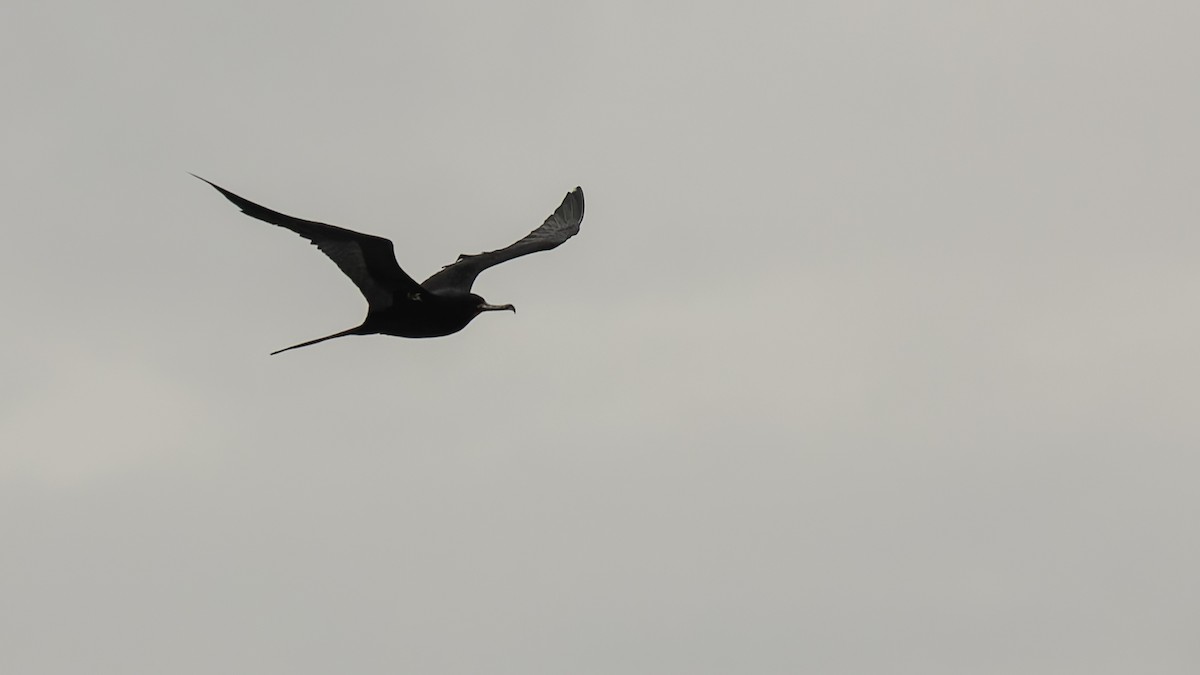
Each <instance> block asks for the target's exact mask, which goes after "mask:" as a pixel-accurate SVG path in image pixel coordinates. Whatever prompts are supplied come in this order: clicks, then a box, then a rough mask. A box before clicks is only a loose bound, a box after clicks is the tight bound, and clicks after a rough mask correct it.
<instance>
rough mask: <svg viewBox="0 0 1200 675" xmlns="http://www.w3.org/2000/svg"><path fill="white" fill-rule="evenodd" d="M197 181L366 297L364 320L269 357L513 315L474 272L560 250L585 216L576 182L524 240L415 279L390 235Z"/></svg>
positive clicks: (447, 330)
mask: <svg viewBox="0 0 1200 675" xmlns="http://www.w3.org/2000/svg"><path fill="white" fill-rule="evenodd" d="M192 175H193V176H195V175H196V174H192ZM196 178H200V176H196ZM200 180H202V181H204V182H205V183H208V184H209V185H211V186H213V187H214V188H216V189H217V191H219V192H220V193H221V194H223V195H225V198H226V199H228V200H229V201H231V202H233V203H234V204H236V205H237V206H238V208H240V209H241V210H242V213H245V214H246V215H248V216H251V217H253V218H257V219H259V220H262V221H265V222H268V223H271V224H273V225H279V226H280V227H285V228H287V229H289V230H291V231H292V232H295V233H296V234H298V235H300V236H301V237H304V238H305V239H307V240H309V241H310V242H312V243H313V244H315V245H316V247H317V248H319V249H321V252H322V253H324V254H325V255H327V256H329V258H330V259H331V260H333V262H334V263H335V264H337V266H338V267H339V268H341V270H342V272H344V273H345V274H346V276H348V277H350V281H353V282H354V285H355V286H358V290H360V291H362V294H363V296H364V297H366V299H367V318H366V319H364V320H363V322H362V324H360V325H358V326H355V327H354V328H350V329H349V330H344V331H341V332H340V333H334V334H333V335H326V336H325V337H321V338H317V339H315V340H309V341H308V342H301V343H300V344H298V345H292V346H291V347H286V348H284V349H280V350H279V351H275V352H271V354H272V355H275V354H279V353H280V352H286V351H288V350H290V349H298V348H300V347H307V346H309V345H315V344H317V343H318V342H324V341H325V340H332V339H333V338H338V337H342V336H345V335H374V334H383V335H395V336H399V337H409V338H424V337H440V336H442V335H450V334H451V333H457V332H458V331H460V330H462V329H463V328H465V327H466V325H467V324H468V323H471V320H472V319H474V318H475V317H477V316H479V315H480V314H481V313H483V312H494V311H498V310H510V311H513V312H515V311H517V310H516V308H515V307H513V306H512V305H491V304H488V303H487V302H486V301H484V299H483V298H481V297H479V296H478V295H476V294H474V293H472V292H471V286H472V284H474V283H475V277H477V276H479V273H480V272H482V271H484V270H486V269H487V268H489V267H492V266H493V265H499V264H500V263H502V262H504V261H506V260H512V259H513V258H517V257H520V256H523V255H528V254H530V253H535V252H537V251H547V250H549V249H552V248H555V247H557V246H558V245H560V244H562V243H563V242H564V241H566V240H568V239H570V238H571V237H573V236H574V235H575V234H576V233H578V232H579V223H580V222H582V221H583V189H582V188H578V187H576V188H575V189H574V190H571V191H570V192H568V193H567V196H566V197H564V198H563V201H562V204H561V205H559V207H558V208H557V209H555V211H554V213H552V214H550V217H549V218H546V221H545V222H544V223H542V225H541V226H540V227H538V228H537V229H535V230H534V231H532V232H530V233H529V234H527V235H525V236H524V237H523V238H521V239H519V240H517V241H516V242H514V243H513V244H511V245H509V246H506V247H504V248H501V249H497V250H495V251H487V252H484V253H477V254H473V255H460V256H458V260H457V261H455V262H453V263H451V264H449V265H446V266H445V267H443V268H442V269H441V271H439V272H437V273H435V274H434V275H433V276H431V277H429V278H428V279H426V280H425V281H422V282H421V283H419V284H418V283H417V282H416V281H414V280H413V278H412V277H410V276H408V274H407V273H405V271H404V270H402V269H400V265H399V264H398V263H397V262H396V255H395V252H394V250H393V248H392V242H391V240H389V239H384V238H383V237H376V236H374V235H370V234H363V233H361V232H355V231H353V230H347V229H344V228H341V227H335V226H333V225H326V224H325V223H318V222H314V221H311V220H301V219H300V218H294V217H292V216H288V215H284V214H282V213H279V212H278V211H272V210H271V209H268V208H266V207H265V206H260V205H258V204H255V203H254V202H252V201H250V200H249V199H246V198H245V197H240V196H238V195H236V194H234V193H232V192H230V191H229V190H226V189H225V188H223V187H221V186H220V185H217V184H216V183H213V182H212V181H210V180H208V179H206V178H200Z"/></svg>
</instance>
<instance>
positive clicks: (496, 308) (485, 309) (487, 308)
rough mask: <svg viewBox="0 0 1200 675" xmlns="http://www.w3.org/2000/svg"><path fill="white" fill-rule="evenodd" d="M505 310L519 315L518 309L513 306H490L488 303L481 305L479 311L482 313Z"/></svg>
mask: <svg viewBox="0 0 1200 675" xmlns="http://www.w3.org/2000/svg"><path fill="white" fill-rule="evenodd" d="M505 309H507V310H508V311H510V312H512V313H513V314H516V313H517V308H516V307H513V306H512V305H489V304H487V303H486V302H485V303H483V304H481V305H479V311H481V312H499V311H501V310H505Z"/></svg>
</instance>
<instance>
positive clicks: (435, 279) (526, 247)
mask: <svg viewBox="0 0 1200 675" xmlns="http://www.w3.org/2000/svg"><path fill="white" fill-rule="evenodd" d="M582 221H583V188H578V187H577V188H575V189H574V190H571V191H570V192H568V193H567V196H566V197H564V198H563V202H562V204H561V205H560V206H559V207H558V209H556V210H555V211H554V213H552V214H551V215H550V217H549V218H547V219H546V222H544V223H542V226H541V227H539V228H537V229H536V230H534V231H533V232H530V233H529V234H527V235H525V237H524V238H522V239H521V240H520V241H517V242H516V243H514V244H512V245H510V246H506V247H504V248H502V249H498V250H496V251H488V252H486V253H477V254H475V255H460V256H458V261H457V262H454V263H451V264H449V265H446V266H445V267H443V268H442V269H441V271H440V272H438V273H436V274H434V275H433V276H431V277H429V278H428V279H426V280H425V281H424V282H422V284H421V285H422V286H424V287H425V288H428V289H429V290H431V291H437V290H445V289H454V290H460V291H463V292H469V291H470V290H471V285H472V284H474V283H475V277H477V276H479V273H480V272H482V271H484V270H486V269H487V268H489V267H491V266H493V265H499V264H500V263H502V262H504V261H506V260H512V259H513V258H517V257H520V256H523V255H528V254H530V253H535V252H537V251H548V250H550V249H552V248H554V247H556V246H558V245H559V244H561V243H563V242H564V241H566V240H568V239H570V238H571V237H573V236H575V234H576V233H578V232H579V223H580V222H582Z"/></svg>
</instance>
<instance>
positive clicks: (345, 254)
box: [192, 174, 423, 311]
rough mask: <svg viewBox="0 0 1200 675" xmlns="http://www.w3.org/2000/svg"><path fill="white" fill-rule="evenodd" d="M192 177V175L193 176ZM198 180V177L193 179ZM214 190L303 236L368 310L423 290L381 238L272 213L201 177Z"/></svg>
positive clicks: (244, 210)
mask: <svg viewBox="0 0 1200 675" xmlns="http://www.w3.org/2000/svg"><path fill="white" fill-rule="evenodd" d="M192 175H195V174H192ZM196 178H200V176H196ZM200 180H202V181H204V182H205V183H208V184H209V185H211V186H213V187H214V188H216V189H217V191H219V192H220V193H221V194H223V195H225V198H226V199H228V200H229V201H231V202H233V203H234V204H236V205H237V206H238V208H240V209H241V210H242V213H245V214H246V215H248V216H251V217H254V218H258V219H259V220H262V221H266V222H268V223H271V224H273V225H279V226H280V227H286V228H287V229H289V230H291V231H292V232H295V233H296V234H298V235H300V236H301V237H304V238H305V239H307V240H309V241H311V242H312V243H313V244H315V245H316V247H317V248H319V249H321V252H322V253H324V254H325V255H327V256H329V258H330V260H332V261H333V262H334V263H336V264H337V266H338V267H339V268H340V269H341V270H342V272H344V273H345V274H346V276H348V277H350V280H351V281H353V282H354V285H355V286H358V290H360V291H362V294H363V296H364V297H366V299H367V303H368V304H369V305H370V306H371V311H375V310H380V309H385V308H387V307H390V306H391V305H392V304H393V302H394V301H395V298H394V295H395V294H396V293H404V294H416V293H420V292H421V291H422V290H423V289H422V288H421V285H420V284H418V283H417V282H416V281H413V279H412V277H410V276H408V274H406V273H405V272H404V270H402V269H400V265H398V264H397V263H396V254H395V252H394V250H393V248H392V242H391V241H390V240H388V239H384V238H383V237H375V236H372V235H369V234H362V233H360V232H355V231H353V230H347V229H344V228H341V227H335V226H333V225H326V224H325V223H318V222H314V221H311V220H301V219H299V218H293V217H292V216H288V215H284V214H282V213H279V212H277V211H272V210H271V209H268V208H266V207H265V206H259V205H258V204H255V203H254V202H252V201H250V200H249V199H246V198H244V197H240V196H238V195H235V194H234V193H232V192H230V191H229V190H226V189H225V188H223V187H221V186H220V185H217V184H216V183H213V182H212V181H210V180H207V179H204V178H200Z"/></svg>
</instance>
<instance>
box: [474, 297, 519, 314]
mask: <svg viewBox="0 0 1200 675" xmlns="http://www.w3.org/2000/svg"><path fill="white" fill-rule="evenodd" d="M471 301H472V302H473V303H474V305H475V311H476V312H480V313H482V312H499V311H501V310H505V309H507V310H509V311H510V312H513V313H514V314H515V313H516V311H517V308H516V307H513V306H512V305H489V304H488V303H487V301H486V300H484V299H483V298H481V297H479V296H478V295H475V294H474V293H472V294H471Z"/></svg>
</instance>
